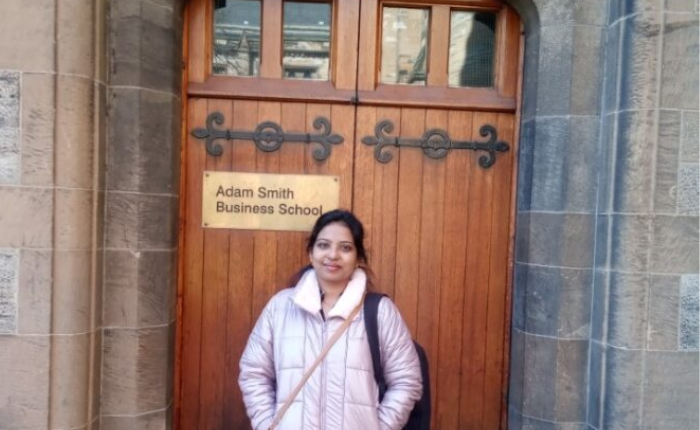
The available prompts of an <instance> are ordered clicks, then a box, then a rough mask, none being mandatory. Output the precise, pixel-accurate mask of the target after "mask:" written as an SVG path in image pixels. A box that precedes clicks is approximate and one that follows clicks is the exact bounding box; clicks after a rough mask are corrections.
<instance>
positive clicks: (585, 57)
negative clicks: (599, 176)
mask: <svg viewBox="0 0 700 430" xmlns="http://www.w3.org/2000/svg"><path fill="white" fill-rule="evenodd" d="M576 3H577V4H581V2H576ZM594 3H598V4H600V3H602V2H601V1H600V0H594V1H589V2H586V3H585V5H584V4H581V5H580V6H578V7H579V8H580V10H586V11H602V10H604V8H603V7H596V6H594V5H593V4H594ZM603 35H604V30H603V29H602V28H601V27H597V26H591V25H582V26H576V27H574V35H573V40H572V43H573V58H572V60H571V61H572V63H573V66H572V68H571V89H570V92H571V95H570V98H571V105H570V110H569V112H570V113H571V114H572V115H598V114H600V97H601V93H602V90H601V88H600V87H598V86H593V87H592V86H591V82H600V81H601V78H602V73H603V63H602V59H603V56H602V55H601V54H602V52H601V51H605V48H604V47H603V45H602V42H603ZM596 124H597V122H596ZM587 141H588V143H589V145H590V142H597V135H596V137H595V138H593V137H592V136H591V137H589V138H588V140H587ZM591 146H596V145H591Z"/></svg>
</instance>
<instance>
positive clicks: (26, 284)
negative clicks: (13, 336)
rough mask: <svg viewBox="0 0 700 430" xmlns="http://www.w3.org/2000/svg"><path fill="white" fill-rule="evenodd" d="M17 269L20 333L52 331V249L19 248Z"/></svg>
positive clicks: (46, 332)
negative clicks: (19, 286) (20, 249)
mask: <svg viewBox="0 0 700 430" xmlns="http://www.w3.org/2000/svg"><path fill="white" fill-rule="evenodd" d="M20 256H21V257H20V269H19V285H21V288H20V289H19V325H18V330H17V331H18V333H20V334H25V333H26V334H48V333H50V332H51V294H52V293H51V290H52V286H53V253H52V252H51V251H34V250H31V249H25V250H22V251H21V253H20Z"/></svg>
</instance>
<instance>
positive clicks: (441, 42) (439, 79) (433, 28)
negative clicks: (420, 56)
mask: <svg viewBox="0 0 700 430" xmlns="http://www.w3.org/2000/svg"><path fill="white" fill-rule="evenodd" d="M429 43H430V49H429V50H428V59H429V63H428V85H434V86H438V87H446V86H447V82H448V76H447V63H448V59H449V48H450V6H444V5H440V6H433V8H432V13H431V14H430V38H429Z"/></svg>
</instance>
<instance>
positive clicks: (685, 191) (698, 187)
mask: <svg viewBox="0 0 700 430" xmlns="http://www.w3.org/2000/svg"><path fill="white" fill-rule="evenodd" d="M699 211H700V165H698V163H681V167H680V169H679V170H678V213H680V214H685V215H690V214H695V215H697V214H698V212H699Z"/></svg>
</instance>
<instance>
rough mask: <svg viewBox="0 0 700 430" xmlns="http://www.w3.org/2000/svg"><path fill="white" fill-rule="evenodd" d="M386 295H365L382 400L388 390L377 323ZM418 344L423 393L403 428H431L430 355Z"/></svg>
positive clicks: (410, 429)
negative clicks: (380, 305)
mask: <svg viewBox="0 0 700 430" xmlns="http://www.w3.org/2000/svg"><path fill="white" fill-rule="evenodd" d="M382 297H384V294H378V293H368V294H367V296H366V297H365V305H364V311H365V316H364V317H365V330H367V340H368V341H369V350H370V351H371V353H372V367H373V368H374V380H375V381H377V386H379V401H380V402H381V401H382V399H383V398H384V393H385V392H386V381H385V380H384V371H383V370H382V365H381V360H380V358H379V332H378V329H379V327H378V325H377V312H378V309H379V301H380V300H381V299H382ZM413 344H414V345H415V346H416V352H417V353H418V359H419V360H420V372H421V375H422V376H423V395H422V396H421V398H420V400H418V401H417V402H416V405H415V406H414V407H413V410H412V411H411V416H410V417H409V418H408V422H407V423H406V426H404V428H403V430H430V373H429V372H428V356H427V355H426V354H425V350H424V349H423V347H422V346H420V345H419V344H418V343H417V342H415V341H414V342H413Z"/></svg>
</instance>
